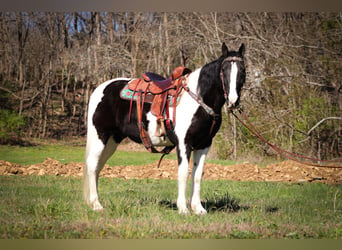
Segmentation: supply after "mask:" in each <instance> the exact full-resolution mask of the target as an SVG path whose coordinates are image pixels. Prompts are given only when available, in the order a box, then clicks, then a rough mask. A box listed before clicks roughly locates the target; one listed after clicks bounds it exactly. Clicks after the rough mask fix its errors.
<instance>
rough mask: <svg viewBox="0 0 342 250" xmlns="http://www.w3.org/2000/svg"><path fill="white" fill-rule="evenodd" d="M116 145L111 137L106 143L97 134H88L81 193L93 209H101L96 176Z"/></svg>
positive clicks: (97, 176)
mask: <svg viewBox="0 0 342 250" xmlns="http://www.w3.org/2000/svg"><path fill="white" fill-rule="evenodd" d="M117 145H118V144H117V143H116V142H115V141H114V140H113V138H112V137H110V138H109V139H108V141H107V143H106V145H104V144H103V142H102V141H101V140H100V139H98V137H97V136H96V137H95V136H93V137H92V136H88V138H87V149H86V162H85V168H84V180H83V181H84V184H83V185H84V186H83V193H84V198H85V200H86V201H87V202H88V203H89V204H90V205H91V207H92V209H93V210H94V211H99V210H102V209H103V207H102V205H101V203H100V202H99V198H98V193H97V188H98V178H99V174H100V171H101V170H102V168H103V166H104V164H105V163H106V161H107V160H108V159H109V157H110V156H111V155H112V154H113V153H114V151H115V150H116V147H117Z"/></svg>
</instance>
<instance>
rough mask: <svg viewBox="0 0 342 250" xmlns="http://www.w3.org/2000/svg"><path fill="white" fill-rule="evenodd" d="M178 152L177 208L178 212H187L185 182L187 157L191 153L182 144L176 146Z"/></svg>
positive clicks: (187, 167)
mask: <svg viewBox="0 0 342 250" xmlns="http://www.w3.org/2000/svg"><path fill="white" fill-rule="evenodd" d="M177 154H178V198H177V208H178V213H179V214H188V213H189V210H188V208H187V205H186V184H187V180H188V169H189V159H190V155H191V151H190V149H188V150H187V149H186V146H185V145H184V144H179V145H178V147H177Z"/></svg>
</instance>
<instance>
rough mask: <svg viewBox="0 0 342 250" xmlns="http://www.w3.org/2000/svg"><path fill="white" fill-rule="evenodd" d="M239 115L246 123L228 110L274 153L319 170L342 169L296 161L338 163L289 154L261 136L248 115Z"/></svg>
mask: <svg viewBox="0 0 342 250" xmlns="http://www.w3.org/2000/svg"><path fill="white" fill-rule="evenodd" d="M238 112H239V114H240V115H241V116H242V117H243V119H245V120H246V122H244V121H243V120H242V119H241V118H240V117H239V116H238V115H236V114H235V113H234V111H233V110H231V109H228V116H229V113H231V114H232V115H233V116H234V117H235V118H236V119H237V120H238V121H239V122H241V123H242V125H244V126H245V127H246V128H247V129H248V130H249V131H250V132H251V133H252V134H253V135H255V136H256V137H258V138H259V139H260V140H261V141H263V142H265V143H266V144H267V145H269V146H270V147H271V148H272V149H273V150H274V151H276V152H277V153H279V154H280V155H282V156H285V157H286V158H288V159H290V160H293V161H296V162H299V163H302V164H305V165H309V166H314V167H319V168H342V165H321V164H316V163H310V162H305V161H301V160H298V159H296V158H295V157H297V158H302V159H307V160H311V161H317V162H326V163H337V162H336V161H329V160H319V159H315V158H311V157H307V156H304V155H299V154H295V153H292V152H289V151H287V150H284V149H281V148H279V147H278V146H276V145H274V144H272V143H270V142H269V141H268V140H266V139H265V138H264V137H263V136H262V135H261V134H260V132H259V131H258V130H257V129H256V128H255V127H254V126H253V124H252V123H251V122H250V121H249V119H248V117H247V116H246V114H245V113H244V112H243V111H242V110H241V109H239V110H238Z"/></svg>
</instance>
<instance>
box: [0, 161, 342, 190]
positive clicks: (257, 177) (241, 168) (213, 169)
mask: <svg viewBox="0 0 342 250" xmlns="http://www.w3.org/2000/svg"><path fill="white" fill-rule="evenodd" d="M83 168H84V163H75V162H70V163H69V164H62V163H61V162H59V161H57V160H54V159H51V158H46V160H45V161H44V162H43V163H39V164H34V165H28V166H25V165H20V164H15V163H10V162H7V161H3V160H0V175H38V176H40V175H55V176H76V177H81V176H82V175H83ZM177 170H178V168H177V161H175V160H169V159H164V160H163V161H162V163H161V165H160V167H159V168H158V167H157V162H155V163H153V164H146V165H142V166H133V165H131V166H115V167H109V166H108V165H105V167H104V169H103V170H102V171H101V174H100V176H103V177H107V178H122V179H132V178H135V179H145V178H150V179H172V180H176V179H177ZM189 172H191V167H190V169H189ZM189 176H190V175H189ZM203 179H205V180H236V181H266V182H292V183H303V182H322V183H329V184H341V183H342V170H341V169H328V168H317V167H311V166H307V165H302V164H299V163H296V162H293V161H284V162H281V163H276V164H271V165H268V166H266V167H264V168H260V167H258V166H257V165H253V164H249V163H244V164H237V165H230V166H222V165H218V164H212V163H206V164H205V168H204V174H203Z"/></svg>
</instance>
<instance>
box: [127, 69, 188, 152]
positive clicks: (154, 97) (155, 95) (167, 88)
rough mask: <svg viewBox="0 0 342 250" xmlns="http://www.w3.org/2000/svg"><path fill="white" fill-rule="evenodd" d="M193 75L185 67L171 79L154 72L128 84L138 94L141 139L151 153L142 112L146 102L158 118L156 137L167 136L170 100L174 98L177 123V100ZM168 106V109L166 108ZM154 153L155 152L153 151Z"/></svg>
mask: <svg viewBox="0 0 342 250" xmlns="http://www.w3.org/2000/svg"><path fill="white" fill-rule="evenodd" d="M189 73H191V70H190V69H189V68H186V67H184V66H179V67H176V68H175V69H174V70H173V71H172V74H171V76H170V77H168V78H165V77H163V76H161V75H159V74H156V73H153V72H146V73H144V74H143V77H142V78H137V79H133V80H131V81H130V82H129V83H128V89H130V90H131V91H133V96H134V94H135V93H137V94H138V97H137V99H136V103H137V113H138V125H139V129H140V137H141V138H142V141H143V143H144V145H145V147H146V148H148V149H149V150H150V151H151V148H152V149H153V147H152V145H151V143H150V139H149V136H148V133H147V131H146V130H145V129H144V128H143V126H142V111H143V105H144V102H149V103H152V104H151V113H152V114H153V115H155V116H156V117H157V128H156V132H155V135H156V136H158V137H161V136H164V137H165V136H166V132H167V131H166V129H165V125H164V121H165V117H164V111H166V114H167V116H168V110H166V109H168V105H169V103H168V98H169V97H170V96H171V97H172V103H173V106H174V112H173V123H175V113H176V112H175V108H176V103H177V98H178V96H179V95H180V92H181V90H182V83H183V81H184V80H185V77H184V76H185V75H187V74H189ZM130 100H131V107H130V113H131V108H132V102H133V97H132V98H131V99H130ZM166 106H167V107H166ZM166 119H167V120H168V124H169V125H167V127H168V129H169V130H170V129H171V128H170V127H171V125H170V119H169V118H168V117H166ZM152 152H153V150H152Z"/></svg>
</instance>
